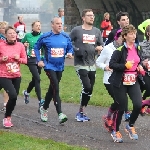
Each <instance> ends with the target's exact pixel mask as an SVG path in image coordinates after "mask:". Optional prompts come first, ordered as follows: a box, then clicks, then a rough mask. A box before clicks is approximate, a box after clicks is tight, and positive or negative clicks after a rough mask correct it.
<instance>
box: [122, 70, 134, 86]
mask: <svg viewBox="0 0 150 150" xmlns="http://www.w3.org/2000/svg"><path fill="white" fill-rule="evenodd" d="M135 82H136V78H135V74H126V73H125V74H124V76H123V85H133V84H135Z"/></svg>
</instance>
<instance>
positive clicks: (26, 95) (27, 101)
mask: <svg viewBox="0 0 150 150" xmlns="http://www.w3.org/2000/svg"><path fill="white" fill-rule="evenodd" d="M22 94H23V96H24V102H25V104H28V103H29V94H27V91H26V90H24V91H23V92H22Z"/></svg>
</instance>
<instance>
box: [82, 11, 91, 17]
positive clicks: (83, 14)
mask: <svg viewBox="0 0 150 150" xmlns="http://www.w3.org/2000/svg"><path fill="white" fill-rule="evenodd" d="M90 11H92V12H93V10H92V9H84V10H83V11H82V17H85V14H86V13H87V12H90Z"/></svg>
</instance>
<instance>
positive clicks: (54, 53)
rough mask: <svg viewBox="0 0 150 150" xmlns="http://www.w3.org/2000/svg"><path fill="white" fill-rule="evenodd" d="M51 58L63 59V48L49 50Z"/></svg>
mask: <svg viewBox="0 0 150 150" xmlns="http://www.w3.org/2000/svg"><path fill="white" fill-rule="evenodd" d="M51 57H64V49H63V48H51Z"/></svg>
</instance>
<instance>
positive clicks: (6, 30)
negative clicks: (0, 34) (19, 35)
mask: <svg viewBox="0 0 150 150" xmlns="http://www.w3.org/2000/svg"><path fill="white" fill-rule="evenodd" d="M10 29H12V30H14V31H15V32H16V29H15V28H14V27H13V26H8V27H6V29H5V34H7V32H8V30H10Z"/></svg>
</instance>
